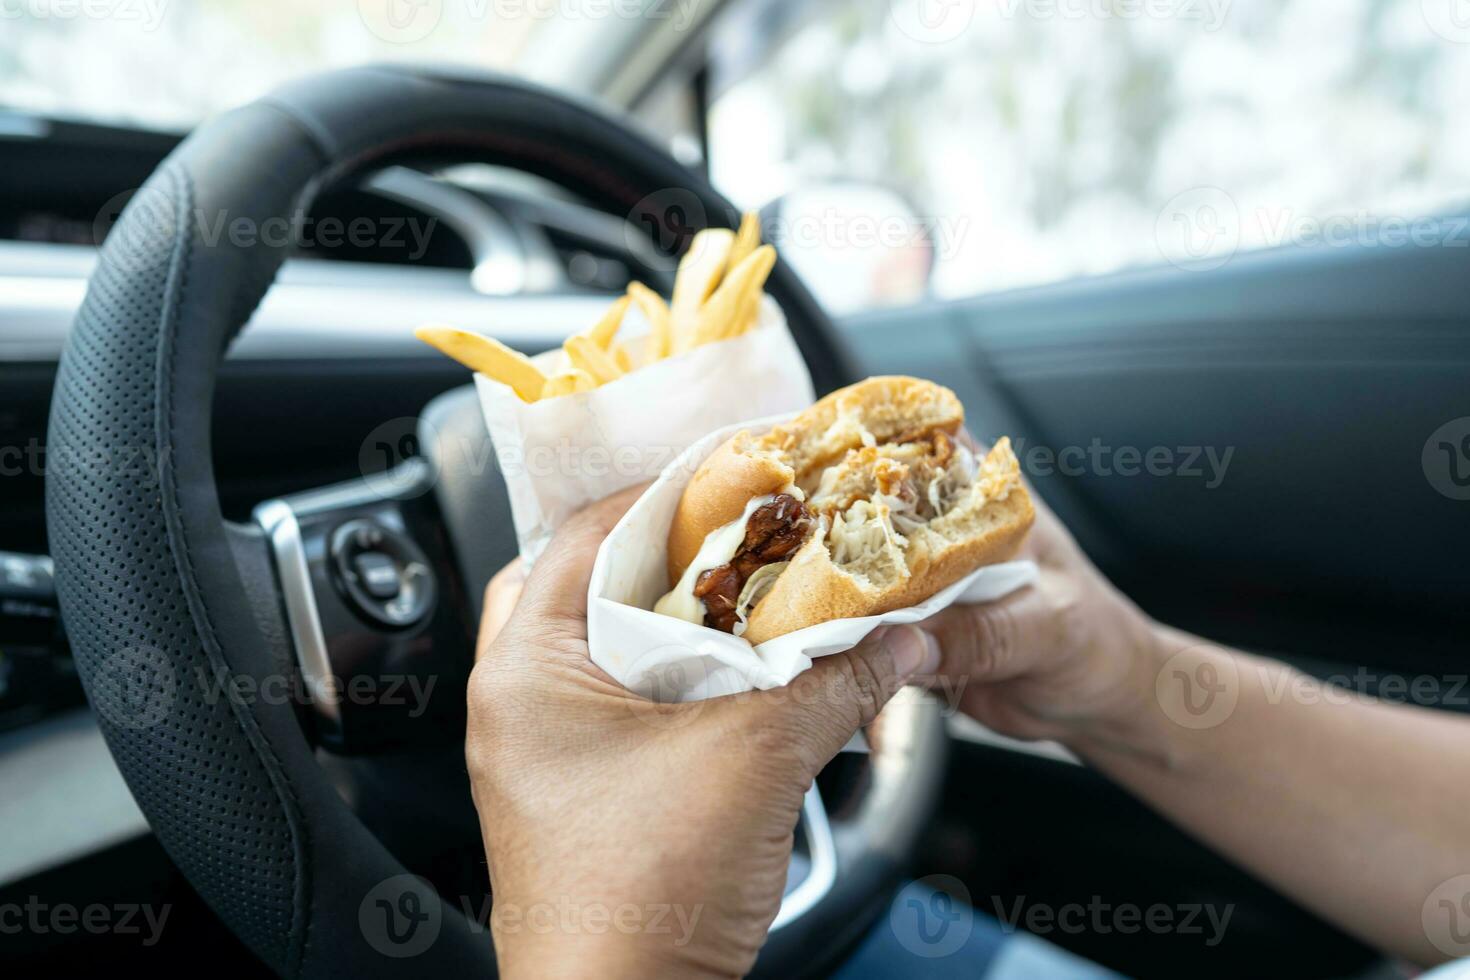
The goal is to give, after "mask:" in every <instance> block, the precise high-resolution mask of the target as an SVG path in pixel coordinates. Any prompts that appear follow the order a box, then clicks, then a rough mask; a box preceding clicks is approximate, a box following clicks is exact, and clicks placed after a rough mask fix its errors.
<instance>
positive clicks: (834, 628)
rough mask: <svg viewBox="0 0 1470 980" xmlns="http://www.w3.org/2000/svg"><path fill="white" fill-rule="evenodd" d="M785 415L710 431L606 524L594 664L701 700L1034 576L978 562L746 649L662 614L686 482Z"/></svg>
mask: <svg viewBox="0 0 1470 980" xmlns="http://www.w3.org/2000/svg"><path fill="white" fill-rule="evenodd" d="M790 414H791V413H782V414H781V415H780V416H777V417H773V418H766V419H761V420H759V421H755V422H745V423H741V424H735V425H728V426H725V427H724V428H721V429H719V430H718V431H715V432H711V433H710V434H709V435H707V436H706V437H705V438H703V439H700V440H699V441H698V442H697V443H695V444H694V445H693V446H691V447H690V448H689V450H688V451H687V452H685V453H684V454H682V455H681V456H680V457H679V458H678V459H677V460H675V461H674V462H673V463H672V464H671V465H670V466H669V467H668V468H667V469H666V470H665V471H664V472H663V473H662V474H661V475H660V476H659V478H658V480H657V481H656V482H655V483H654V484H653V486H651V487H649V488H648V491H647V492H646V493H644V494H643V496H641V497H639V498H638V502H637V503H635V504H634V505H633V507H632V509H630V510H629V511H628V513H627V514H626V515H624V517H623V519H622V520H621V521H619V522H618V525H617V527H615V528H613V530H612V533H611V534H609V535H608V537H607V540H606V541H604V542H603V543H602V547H601V548H600V549H599V550H598V552H597V561H596V563H595V564H594V565H593V568H592V582H591V585H590V586H589V588H588V594H587V631H588V644H589V646H590V647H591V653H592V662H593V663H595V664H597V666H599V667H601V668H602V669H603V670H605V671H607V672H608V673H609V674H611V675H612V677H613V679H614V680H616V681H617V682H618V683H620V684H622V685H623V686H624V687H626V688H628V689H629V690H631V691H635V692H637V693H638V694H641V695H643V696H644V697H647V698H652V699H654V700H657V701H664V702H670V701H702V700H704V699H706V698H713V697H720V696H722V695H726V694H736V693H740V692H742V691H751V690H769V689H771V688H775V687H780V686H782V685H784V684H789V683H790V682H791V680H792V679H793V678H795V677H796V676H797V675H798V674H800V673H801V672H802V671H804V670H806V669H807V668H808V667H810V666H811V665H812V660H813V658H816V657H825V656H827V655H828V654H832V653H841V652H842V651H843V650H850V649H852V648H853V647H854V646H856V645H857V644H858V642H859V641H860V640H862V638H863V637H865V636H867V635H868V634H869V633H871V632H872V631H873V630H875V629H877V628H878V627H879V626H883V625H890V624H894V625H896V624H900V623H916V622H918V621H919V620H921V619H926V618H928V617H929V616H932V615H934V614H935V613H937V612H939V611H940V610H941V609H944V608H946V607H947V606H950V605H953V604H954V603H956V602H960V603H977V602H987V601H990V600H994V599H999V598H1001V597H1002V596H1005V595H1009V594H1010V593H1011V592H1014V591H1015V590H1017V589H1019V588H1021V587H1022V586H1025V585H1029V584H1030V583H1032V582H1034V581H1035V580H1036V576H1037V568H1036V565H1035V564H1034V563H1032V562H1029V561H1013V562H1007V563H1005V564H1002V565H991V566H988V567H986V568H981V569H979V570H977V571H975V572H974V573H972V574H971V575H969V576H967V577H966V578H964V579H961V580H960V581H958V582H956V583H955V584H954V585H951V586H950V587H949V588H947V589H945V590H944V591H942V592H940V593H939V594H937V595H935V596H934V597H933V598H931V599H930V600H929V601H928V602H925V603H923V604H922V605H918V606H912V607H910V608H908V609H897V610H894V611H893V612H889V613H884V614H883V615H881V616H867V617H864V618H862V619H839V620H833V621H831V622H827V623H819V624H817V625H816V626H809V627H807V628H806V629H804V630H798V631H797V632H795V633H788V634H786V635H785V636H779V637H777V638H776V639H774V640H768V641H767V642H765V643H762V644H761V645H760V646H757V647H752V646H751V645H750V644H749V643H747V642H746V641H745V640H742V639H740V638H739V637H736V636H731V635H729V634H728V633H721V632H720V631H719V630H714V629H709V628H708V627H704V626H696V625H694V624H693V623H686V622H684V621H683V620H681V619H675V618H673V617H672V616H661V615H659V614H658V613H655V612H652V611H651V607H652V606H653V604H654V603H655V602H656V601H658V599H659V597H660V596H662V595H663V594H664V593H665V592H666V591H668V573H667V571H666V569H665V564H664V563H665V556H666V553H667V550H668V547H667V543H668V542H667V539H668V533H669V524H670V523H671V522H672V521H673V518H674V509H675V508H676V507H677V506H678V504H679V497H680V496H681V495H682V494H683V492H684V487H685V486H686V485H687V484H688V483H689V480H690V478H691V477H692V476H693V475H694V470H695V469H696V468H698V466H699V464H700V463H701V462H703V461H704V458H705V457H706V456H708V455H709V454H710V453H711V452H713V451H714V450H715V448H716V447H718V446H719V445H720V444H721V443H722V442H724V441H725V440H726V439H728V438H729V437H730V436H731V435H733V434H734V433H736V432H737V431H739V430H740V429H742V428H743V429H749V430H750V431H752V432H764V431H766V430H767V429H768V428H770V427H771V426H772V425H774V424H775V423H777V422H779V421H782V420H783V419H785V418H787V417H789V415H790Z"/></svg>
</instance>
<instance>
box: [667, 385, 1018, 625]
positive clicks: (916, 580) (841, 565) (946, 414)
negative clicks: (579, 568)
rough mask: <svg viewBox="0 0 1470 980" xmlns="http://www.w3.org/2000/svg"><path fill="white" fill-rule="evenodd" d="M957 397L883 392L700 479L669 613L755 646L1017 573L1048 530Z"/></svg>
mask: <svg viewBox="0 0 1470 980" xmlns="http://www.w3.org/2000/svg"><path fill="white" fill-rule="evenodd" d="M964 420H965V415H964V408H963V406H961V404H960V400H959V399H958V398H957V397H956V396H955V393H954V392H952V391H950V390H949V389H948V388H945V387H943V386H941V385H937V384H934V383H932V382H929V381H922V380H920V379H918V378H907V377H880V378H869V379H868V380H866V381H862V382H859V383H858V384H855V385H851V386H849V387H847V388H843V389H841V390H840V391H836V392H833V393H832V394H830V395H828V396H827V397H826V398H823V399H822V400H821V401H819V402H817V403H816V404H815V405H813V406H812V407H811V408H809V409H807V410H806V411H804V412H802V413H801V414H800V415H798V416H796V417H795V418H794V419H791V420H790V421H788V422H785V423H782V424H781V425H778V426H776V427H775V428H773V429H772V430H770V431H769V432H767V433H765V434H763V435H752V434H751V433H749V432H746V431H741V432H738V433H736V434H735V436H733V437H732V438H731V439H730V440H729V441H728V442H726V443H724V444H723V445H722V446H720V447H719V448H718V449H716V450H715V451H714V452H713V453H712V454H711V455H710V456H709V458H708V459H706V460H705V461H704V463H703V464H701V465H700V467H699V469H698V470H696V471H695V473H694V476H693V478H692V479H691V480H690V481H689V485H688V486H687V487H686V488H685V489H684V494H683V496H682V497H681V498H680V500H679V505H678V507H677V509H676V510H675V512H674V519H673V523H672V525H671V526H670V528H669V542H668V576H669V592H668V594H666V595H665V596H664V597H663V598H662V599H660V600H659V601H658V602H657V603H656V604H655V606H654V611H655V612H658V613H662V614H664V615H668V616H675V617H677V618H679V619H683V620H687V621H688V622H691V623H697V624H701V625H704V626H708V627H711V628H713V629H717V630H721V631H723V632H726V633H732V634H734V635H736V636H742V637H744V638H745V639H746V640H748V641H750V642H751V643H752V644H759V643H764V642H765V641H766V640H770V639H774V638H775V637H778V636H783V635H785V634H787V633H791V632H794V631H796V630H799V629H802V628H803V627H806V626H811V625H814V624H816V623H822V622H826V621H828V620H833V619H845V618H851V617H861V616H872V615H877V614H879V613H884V612H888V611H891V610H894V609H901V608H904V607H906V606H912V605H915V604H917V603H920V602H922V601H924V600H925V599H928V598H929V597H930V596H932V595H934V594H935V593H936V592H939V591H940V590H942V589H943V588H945V587H946V586H948V585H951V584H953V583H955V582H957V581H959V580H960V579H962V578H964V577H965V576H966V575H968V574H970V573H971V572H973V571H974V570H975V569H977V568H979V567H980V566H982V565H988V564H992V563H995V562H1000V561H1005V560H1007V559H1009V558H1011V557H1013V556H1014V555H1015V554H1016V552H1017V550H1018V549H1019V548H1020V546H1021V542H1022V540H1023V539H1024V538H1025V536H1026V532H1027V531H1028V530H1029V529H1030V527H1031V523H1032V521H1033V519H1034V518H1035V510H1034V509H1033V507H1032V504H1031V498H1030V496H1029V494H1028V493H1027V491H1026V487H1025V485H1024V484H1023V483H1022V482H1021V473H1020V465H1019V464H1018V462H1017V460H1016V455H1015V453H1014V452H1013V451H1012V449H1011V444H1010V440H1009V439H1004V438H1003V439H1001V440H1000V441H999V442H997V443H996V444H995V445H994V446H993V447H992V448H991V449H990V451H989V452H987V453H985V454H984V455H983V456H977V455H976V454H975V453H974V452H972V451H971V450H970V449H969V448H968V446H967V445H966V444H965V443H964V441H963V440H962V438H961V428H962V426H963V425H964Z"/></svg>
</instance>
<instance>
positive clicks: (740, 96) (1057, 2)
mask: <svg viewBox="0 0 1470 980" xmlns="http://www.w3.org/2000/svg"><path fill="white" fill-rule="evenodd" d="M724 29H725V30H726V31H729V32H731V33H730V34H727V35H725V37H722V36H720V35H718V34H717V35H716V36H715V38H714V40H713V43H712V44H711V58H712V61H711V81H710V86H711V96H710V111H709V155H710V169H711V175H712V177H713V179H714V181H715V183H716V185H717V186H719V187H721V188H722V189H723V190H724V191H725V192H726V193H727V194H729V195H730V196H731V197H732V198H734V199H735V200H736V201H737V203H740V204H742V205H745V206H760V205H765V204H767V203H768V202H770V201H772V200H773V199H777V198H781V197H782V196H783V195H790V194H793V193H799V194H800V195H801V196H802V197H803V198H804V199H808V200H809V199H810V197H811V193H810V192H809V191H808V190H806V189H807V188H810V187H812V186H813V185H817V186H818V187H825V186H827V185H831V184H834V183H837V184H851V183H852V182H862V183H865V184H871V185H875V186H881V187H884V188H886V189H888V190H889V191H890V192H891V193H892V195H894V196H896V197H899V198H902V200H903V201H905V202H906V204H907V205H908V208H909V211H908V212H906V213H905V215H904V216H903V218H902V220H896V219H895V220H893V221H890V222H889V223H890V224H892V225H895V227H896V226H897V225H899V224H903V223H904V222H908V223H909V224H911V225H913V226H915V227H917V228H918V229H919V231H920V232H921V233H922V234H923V235H924V236H925V237H926V239H927V246H928V247H929V248H930V249H931V250H932V276H931V278H930V282H929V287H930V289H931V290H932V293H933V294H934V295H937V296H939V297H960V296H968V295H973V294H977V293H982V292H986V291H991V290H999V289H1006V288H1011V287H1017V286H1028V285H1037V284H1042V283H1048V282H1055V281H1059V280H1062V279H1067V278H1070V277H1074V276H1081V275H1095V274H1103V273H1109V272H1113V271H1116V270H1119V269H1123V268H1126V267H1130V266H1139V265H1149V264H1157V263H1161V262H1165V261H1169V262H1174V263H1175V264H1180V265H1185V266H1186V267H1190V268H1210V267H1214V266H1216V265H1219V264H1223V262H1224V261H1227V260H1228V259H1229V258H1230V257H1232V256H1234V255H1236V254H1238V253H1240V252H1242V251H1247V250H1251V249H1259V248H1265V247H1269V246H1273V245H1280V244H1291V243H1300V244H1314V243H1316V242H1319V241H1320V242H1325V243H1327V244H1354V243H1357V242H1360V241H1361V242H1365V243H1367V244H1380V245H1385V246H1390V247H1391V246H1394V245H1396V244H1400V243H1404V244H1411V243H1414V242H1415V241H1416V238H1417V239H1420V240H1422V238H1423V237H1425V236H1431V237H1432V236H1434V235H1453V234H1454V233H1455V232H1454V230H1453V227H1451V226H1446V227H1445V228H1438V229H1433V228H1430V229H1429V230H1426V229H1425V228H1421V227H1420V226H1419V223H1420V222H1421V219H1423V218H1424V216H1426V215H1429V214H1432V213H1435V212H1440V211H1444V210H1446V209H1452V208H1456V207H1460V206H1463V205H1464V204H1465V203H1466V201H1467V190H1470V126H1467V125H1466V124H1465V122H1466V120H1465V118H1464V113H1463V109H1464V106H1465V103H1464V93H1465V92H1467V91H1470V4H1467V3H1465V2H1464V0H1422V2H1421V0H1402V2H1395V0H1388V2H1382V0H983V2H982V0H892V2H876V3H875V2H872V0H824V2H821V3H785V4H784V5H783V4H763V3H759V2H756V3H750V4H746V5H745V7H744V9H743V11H742V18H741V19H740V20H739V22H738V23H737V21H736V20H735V19H732V20H731V21H730V22H728V23H727V24H726V25H725V26H724ZM736 36H738V37H741V38H743V43H738V44H737V43H726V38H733V37H736ZM752 37H755V38H758V39H759V40H757V41H754V42H752V41H751V40H750V39H751V38H752ZM819 196H820V195H819ZM829 197H830V195H829ZM794 214H795V216H794V217H793V218H792V222H793V224H796V223H799V224H801V225H802V227H803V229H804V232H803V234H804V236H805V238H807V239H808V240H811V239H813V238H815V239H816V240H817V242H818V244H819V245H820V246H821V248H819V249H818V254H819V258H820V257H821V255H820V253H821V250H822V249H826V250H828V251H832V250H837V251H839V252H840V251H841V250H842V249H844V248H846V249H848V250H849V251H850V250H851V239H852V238H853V237H855V234H854V233H853V228H852V225H853V223H854V222H859V221H861V222H865V223H866V225H867V227H868V228H869V229H870V230H872V229H875V228H877V227H878V226H880V225H881V224H882V223H883V218H884V216H883V215H876V216H875V215H861V214H859V215H854V214H846V215H842V214H837V213H834V212H831V209H830V208H829V209H828V212H827V213H826V214H825V218H826V220H825V222H824V220H823V214H822V213H821V212H818V213H817V214H816V216H815V217H814V216H813V214H812V213H811V208H810V206H806V207H803V208H797V209H795V212H794ZM1426 227H1428V226H1426ZM793 234H794V231H793ZM895 234H896V232H895ZM1460 235H1461V237H1462V238H1463V239H1464V240H1463V241H1461V242H1460V243H1459V244H1460V245H1462V246H1470V234H1467V233H1465V232H1464V231H1463V229H1462V230H1461V232H1460ZM1447 244H1452V245H1453V244H1456V243H1454V242H1447ZM797 250H799V249H798V248H797V247H796V246H794V245H793V246H789V247H788V248H787V249H786V251H787V252H788V253H790V252H794V251H797ZM809 264H811V265H815V266H821V265H822V264H823V262H822V261H820V260H809ZM826 264H827V265H828V266H831V265H832V261H831V260H828V261H827V262H826ZM829 271H830V270H829ZM837 278H841V277H840V276H839V277H837ZM912 293H913V290H912V289H909V290H908V292H907V293H904V291H903V290H898V291H897V292H895V291H894V290H892V289H889V290H888V291H886V292H885V291H884V290H883V289H881V288H876V289H874V288H869V289H857V288H854V286H853V285H852V283H851V282H850V281H849V283H848V284H847V285H846V287H845V288H844V289H840V290H837V291H836V292H835V299H834V298H832V297H824V298H826V299H829V302H832V301H835V303H836V304H837V305H838V307H839V308H842V309H853V308H862V307H863V306H872V305H881V304H882V303H885V302H902V301H907V300H910V299H912V298H913V296H912Z"/></svg>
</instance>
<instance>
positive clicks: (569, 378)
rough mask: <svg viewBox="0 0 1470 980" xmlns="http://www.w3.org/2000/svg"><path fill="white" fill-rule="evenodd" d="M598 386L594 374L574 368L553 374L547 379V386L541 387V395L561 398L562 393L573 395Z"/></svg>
mask: <svg viewBox="0 0 1470 980" xmlns="http://www.w3.org/2000/svg"><path fill="white" fill-rule="evenodd" d="M596 387H597V382H596V381H594V380H592V375H590V374H588V373H587V372H586V371H582V370H579V369H577V368H572V369H571V370H570V371H563V372H561V373H560V374H553V375H552V376H551V377H549V378H547V379H546V386H545V387H544V388H542V389H541V397H542V398H543V399H546V398H559V397H561V396H562V395H571V394H575V393H576V392H579V391H591V390H592V389H593V388H596Z"/></svg>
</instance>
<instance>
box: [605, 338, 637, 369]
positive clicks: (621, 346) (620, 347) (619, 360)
mask: <svg viewBox="0 0 1470 980" xmlns="http://www.w3.org/2000/svg"><path fill="white" fill-rule="evenodd" d="M608 353H610V354H611V355H612V359H613V363H614V364H616V365H617V366H618V367H619V368H621V369H622V370H623V373H624V374H627V373H628V372H629V371H632V370H633V369H634V368H636V367H637V366H638V365H637V364H636V363H634V361H633V353H632V351H630V350H628V345H627V344H625V343H623V342H622V341H621V340H620V341H618V342H617V343H616V344H613V346H612V350H610V351H608Z"/></svg>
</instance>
